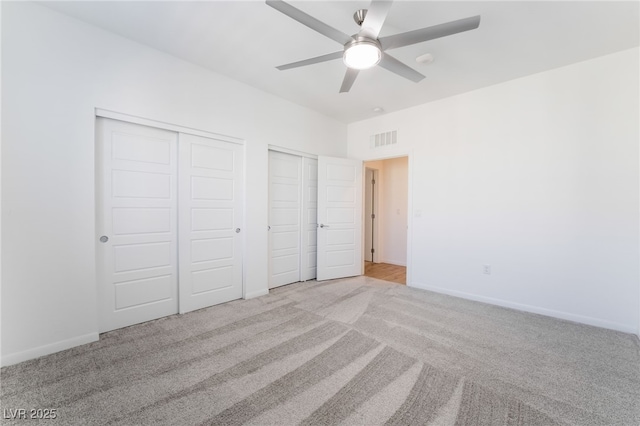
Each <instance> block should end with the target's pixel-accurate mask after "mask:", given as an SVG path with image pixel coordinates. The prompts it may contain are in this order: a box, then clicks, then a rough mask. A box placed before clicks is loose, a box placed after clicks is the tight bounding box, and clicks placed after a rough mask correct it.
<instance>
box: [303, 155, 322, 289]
mask: <svg viewBox="0 0 640 426" xmlns="http://www.w3.org/2000/svg"><path fill="white" fill-rule="evenodd" d="M317 236H318V160H316V159H314V158H307V157H304V158H303V159H302V247H301V254H300V264H301V274H302V276H301V280H302V281H307V280H312V279H314V278H315V277H316V264H317V257H318V249H317V246H318V241H317Z"/></svg>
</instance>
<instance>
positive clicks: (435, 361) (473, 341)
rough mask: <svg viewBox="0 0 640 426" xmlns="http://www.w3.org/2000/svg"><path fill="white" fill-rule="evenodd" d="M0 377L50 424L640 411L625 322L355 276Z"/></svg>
mask: <svg viewBox="0 0 640 426" xmlns="http://www.w3.org/2000/svg"><path fill="white" fill-rule="evenodd" d="M0 378H1V380H2V382H1V390H0V392H1V403H2V408H3V410H4V411H5V412H6V410H8V409H15V408H26V409H30V408H55V409H57V419H56V420H48V421H45V422H44V423H45V424H52V425H53V424H74V425H93V424H109V425H132V424H136V425H137V424H164V425H209V424H211V425H239V424H254V425H289V424H303V425H334V424H343V425H356V424H361V425H376V424H388V425H409V424H411V425H415V424H417V425H421V424H425V425H426V424H431V425H545V426H546V425H555V424H572V425H639V424H640V344H639V342H638V340H637V338H636V337H635V336H632V335H629V334H624V333H618V332H614V331H610V330H604V329H599V328H595V327H589V326H585V325H580V324H575V323H571V322H567V321H561V320H556V319H552V318H547V317H543V316H539V315H533V314H527V313H523V312H518V311H513V310H509V309H503V308H499V307H495V306H490V305H485V304H482V303H476V302H470V301H466V300H462V299H457V298H453V297H448V296H444V295H439V294H435V293H431V292H426V291H420V290H415V289H411V288H408V287H406V286H402V285H397V284H392V283H386V282H383V281H379V280H376V279H373V278H368V277H356V278H351V279H346V280H336V281H329V282H322V283H317V282H308V283H297V284H292V285H289V286H285V287H281V288H278V289H275V290H272V291H271V294H269V295H268V296H264V297H261V298H258V299H253V300H248V301H243V300H240V301H235V302H231V303H227V304H224V305H220V306H215V307H212V308H207V309H203V310H200V311H197V312H192V313H190V314H187V315H183V316H172V317H168V318H163V319H160V320H156V321H152V322H149V323H145V324H140V325H137V326H133V327H128V328H125V329H121V330H116V331H113V332H110V333H106V334H104V335H102V336H101V339H100V341H99V342H95V343H92V344H88V345H84V346H81V347H78V348H74V349H71V350H68V351H64V352H60V353H57V354H53V355H50V356H47V357H43V358H40V359H37V360H32V361H28V362H25V363H22V364H18V365H15V366H11V367H7V368H3V369H2V372H1V376H0ZM3 417H5V416H3ZM2 421H3V423H12V422H11V421H9V420H7V419H2ZM24 422H25V421H24V420H16V421H15V422H14V423H16V424H22V423H24Z"/></svg>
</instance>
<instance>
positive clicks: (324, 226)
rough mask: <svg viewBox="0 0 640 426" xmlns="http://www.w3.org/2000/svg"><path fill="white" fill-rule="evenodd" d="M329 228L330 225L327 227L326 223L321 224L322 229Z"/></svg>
mask: <svg viewBox="0 0 640 426" xmlns="http://www.w3.org/2000/svg"><path fill="white" fill-rule="evenodd" d="M328 227H329V225H325V224H324V223H321V224H320V228H328Z"/></svg>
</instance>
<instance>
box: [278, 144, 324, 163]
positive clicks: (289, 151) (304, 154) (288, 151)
mask: <svg viewBox="0 0 640 426" xmlns="http://www.w3.org/2000/svg"><path fill="white" fill-rule="evenodd" d="M268 148H269V151H276V152H282V153H284V154H291V155H297V156H298V157H307V158H312V159H314V160H317V159H318V156H317V155H315V154H309V153H307V152H302V151H296V150H295V149H289V148H283V147H281V146H276V145H269V146H268Z"/></svg>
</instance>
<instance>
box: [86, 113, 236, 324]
mask: <svg viewBox="0 0 640 426" xmlns="http://www.w3.org/2000/svg"><path fill="white" fill-rule="evenodd" d="M99 117H102V118H110V119H113V120H119V121H124V122H127V123H132V124H140V125H143V126H148V127H155V128H156V129H162V130H170V131H174V132H177V133H178V143H180V133H186V134H190V135H195V136H202V137H205V138H210V139H216V140H219V141H223V142H229V143H233V144H237V145H241V146H242V160H243V162H244V165H245V167H244V170H243V180H242V223H241V227H242V229H243V230H246V229H247V210H246V209H247V199H246V197H247V179H246V177H247V167H246V164H247V145H246V142H245V140H244V139H240V138H236V137H233V136H227V135H222V134H219V133H213V132H209V131H206V130H199V129H194V128H191V127H185V126H180V125H177V124H172V123H165V122H163V121H157V120H152V119H149V118H144V117H138V116H135V115H130V114H125V113H121V112H117V111H111V110H108V109H103V108H97V107H96V108H95V110H94V120H93V122H94V161H95V165H96V167H95V170H96V172H95V174H94V179H95V181H94V188H95V198H94V203H93V208H94V215H93V217H94V233H95V236H94V238H95V241H96V244H98V239H99V238H100V233H99V229H98V226H99V224H100V222H99V220H100V218H101V216H100V215H101V214H102V212H100V211H99V209H98V205H99V203H100V197H102V195H103V194H102V189H101V188H100V181H99V176H98V173H100V168H99V167H97V165H98V162H99V159H98V150H97V146H96V144H97V143H98V138H97V136H98V134H97V131H98V128H97V126H96V122H97V119H98V118H99ZM178 238H180V236H178ZM246 247H247V233H246V232H242V253H241V257H242V298H243V299H246V298H247V285H246V280H247V262H246V261H245V259H246ZM94 256H95V260H96V262H98V261H99V260H100V259H98V250H97V249H96V250H95V254H94ZM176 262H178V259H176ZM96 265H97V263H96ZM99 272H100V271H99V269H98V268H97V267H96V268H95V271H94V273H95V285H96V288H97V286H99V285H100V276H99ZM179 285H180V283H178V286H179ZM98 290H99V289H98ZM178 306H180V294H179V292H178ZM97 315H98V313H97V312H96V317H97Z"/></svg>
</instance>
